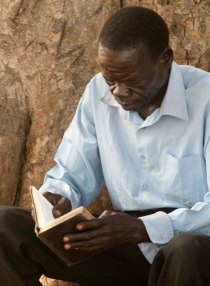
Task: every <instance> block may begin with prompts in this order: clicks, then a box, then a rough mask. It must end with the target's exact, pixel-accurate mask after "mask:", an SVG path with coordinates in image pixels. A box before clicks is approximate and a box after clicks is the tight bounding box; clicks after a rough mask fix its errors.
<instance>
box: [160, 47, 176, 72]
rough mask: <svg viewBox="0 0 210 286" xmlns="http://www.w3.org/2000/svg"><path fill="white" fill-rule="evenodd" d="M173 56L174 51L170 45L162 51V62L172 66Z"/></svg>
mask: <svg viewBox="0 0 210 286" xmlns="http://www.w3.org/2000/svg"><path fill="white" fill-rule="evenodd" d="M173 58H174V56H173V51H172V49H171V48H169V47H168V48H165V49H164V50H163V51H162V53H161V60H160V62H161V63H162V64H164V65H166V66H167V67H168V68H170V67H171V65H172V62H173Z"/></svg>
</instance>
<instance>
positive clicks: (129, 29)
mask: <svg viewBox="0 0 210 286" xmlns="http://www.w3.org/2000/svg"><path fill="white" fill-rule="evenodd" d="M140 42H145V43H146V44H147V45H148V48H149V49H150V52H151V54H152V55H153V56H154V57H155V58H156V57H157V56H159V55H160V54H161V52H162V51H163V50H164V49H165V48H167V47H168V46H169V30H168V27H167V25H166V23H165V21H164V20H163V18H162V17H161V16H160V15H159V14H157V13H156V12H155V11H153V10H150V9H147V8H144V7H139V6H129V7H125V8H121V9H120V10H118V11H117V12H115V13H114V14H113V15H111V16H110V17H109V18H108V20H107V21H106V22H105V24H104V26H103V28H102V30H101V32H100V34H99V43H100V44H101V45H102V46H104V47H106V48H108V49H110V50H113V51H122V50H126V49H132V48H135V47H136V46H137V45H138V44H139V43H140Z"/></svg>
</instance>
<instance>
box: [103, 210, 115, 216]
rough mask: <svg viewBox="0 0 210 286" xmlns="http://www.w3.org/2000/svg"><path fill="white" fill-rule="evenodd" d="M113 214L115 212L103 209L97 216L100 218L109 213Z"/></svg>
mask: <svg viewBox="0 0 210 286" xmlns="http://www.w3.org/2000/svg"><path fill="white" fill-rule="evenodd" d="M114 214H116V212H113V211H109V210H105V211H103V212H102V214H101V215H100V216H99V218H102V217H105V216H109V215H114Z"/></svg>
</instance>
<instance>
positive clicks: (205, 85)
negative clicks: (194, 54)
mask: <svg viewBox="0 0 210 286" xmlns="http://www.w3.org/2000/svg"><path fill="white" fill-rule="evenodd" d="M178 68H179V69H180V71H181V73H182V77H183V82H184V85H185V88H186V89H197V88H198V89H200V88H202V89H208V90H209V84H210V73H209V72H207V71H204V70H202V69H200V68H197V67H194V66H190V65H178Z"/></svg>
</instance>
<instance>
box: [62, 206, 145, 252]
mask: <svg viewBox="0 0 210 286" xmlns="http://www.w3.org/2000/svg"><path fill="white" fill-rule="evenodd" d="M77 230H78V232H77V233H73V234H67V235H65V236H64V237H63V241H64V248H65V249H66V250H68V249H78V250H86V251H94V252H95V251H102V250H106V249H109V248H111V247H115V246H119V245H122V244H125V243H132V244H138V243H141V242H146V241H149V236H148V234H147V232H146V228H145V226H144V224H143V222H142V220H141V219H138V218H135V217H132V216H131V215H128V214H126V213H120V212H109V211H105V212H103V213H102V215H101V216H100V217H99V218H97V219H93V220H90V221H84V222H80V223H78V224H77Z"/></svg>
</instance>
